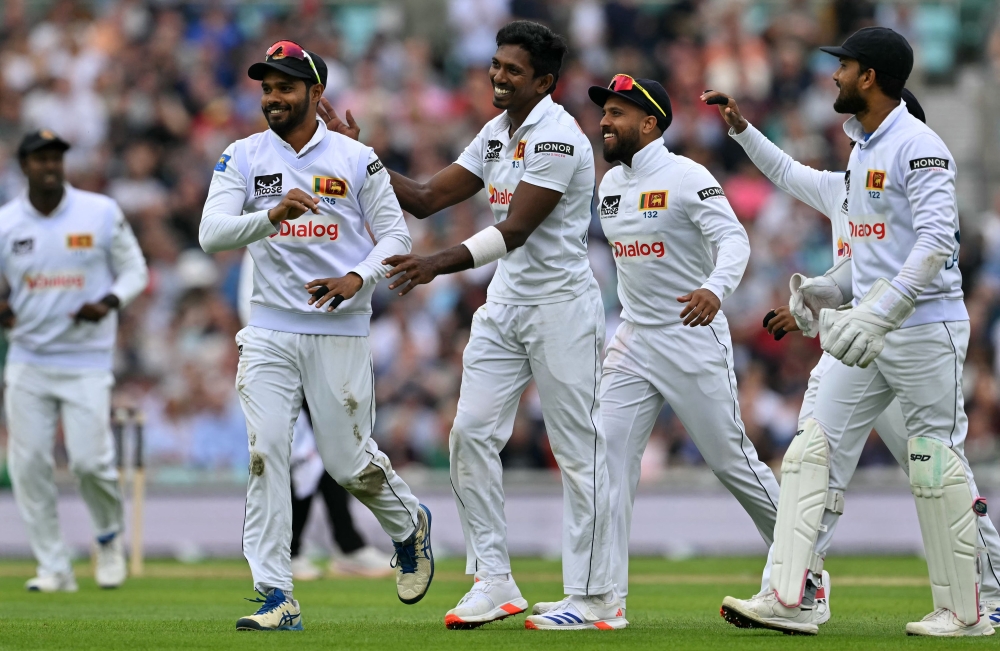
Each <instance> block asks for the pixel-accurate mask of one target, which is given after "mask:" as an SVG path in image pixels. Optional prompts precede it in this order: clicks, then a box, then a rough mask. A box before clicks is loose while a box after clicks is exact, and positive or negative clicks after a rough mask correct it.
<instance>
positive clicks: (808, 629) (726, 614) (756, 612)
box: [719, 590, 829, 635]
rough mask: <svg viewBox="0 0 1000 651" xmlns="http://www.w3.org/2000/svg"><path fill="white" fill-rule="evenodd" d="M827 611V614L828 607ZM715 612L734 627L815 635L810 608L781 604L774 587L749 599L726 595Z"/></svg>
mask: <svg viewBox="0 0 1000 651" xmlns="http://www.w3.org/2000/svg"><path fill="white" fill-rule="evenodd" d="M827 613H828V615H829V609H827ZM719 614H721V615H722V617H723V619H725V620H726V621H727V622H729V623H730V624H732V625H733V626H735V627H737V628H769V629H772V630H775V631H781V632H782V633H786V634H788V635H796V634H799V635H816V633H818V632H819V626H818V625H817V622H816V619H817V618H816V615H815V613H814V611H813V610H812V609H805V608H800V607H795V608H788V607H787V606H783V605H781V603H780V602H779V601H778V598H777V596H776V595H775V593H774V590H768V591H767V592H765V593H763V594H756V595H754V596H753V597H751V598H749V599H736V598H735V597H726V598H725V599H723V600H722V609H721V610H720V611H719Z"/></svg>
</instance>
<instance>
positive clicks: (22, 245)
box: [10, 237, 35, 255]
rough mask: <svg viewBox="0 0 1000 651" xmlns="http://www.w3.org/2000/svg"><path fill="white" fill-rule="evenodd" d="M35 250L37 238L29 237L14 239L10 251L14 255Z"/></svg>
mask: <svg viewBox="0 0 1000 651" xmlns="http://www.w3.org/2000/svg"><path fill="white" fill-rule="evenodd" d="M34 250H35V239H34V238H33V237H29V238H26V239H23V240H14V242H13V243H12V244H11V247H10V252H11V254H13V255H24V254H25V253H31V252H32V251H34Z"/></svg>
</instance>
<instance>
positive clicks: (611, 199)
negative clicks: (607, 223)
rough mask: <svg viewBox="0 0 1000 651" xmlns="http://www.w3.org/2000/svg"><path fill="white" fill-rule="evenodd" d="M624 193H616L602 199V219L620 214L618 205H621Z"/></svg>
mask: <svg viewBox="0 0 1000 651" xmlns="http://www.w3.org/2000/svg"><path fill="white" fill-rule="evenodd" d="M621 202H622V195H620V194H614V195H611V196H608V197H604V198H603V199H601V209H600V215H601V219H608V218H610V217H614V216H615V215H617V214H618V206H619V205H621Z"/></svg>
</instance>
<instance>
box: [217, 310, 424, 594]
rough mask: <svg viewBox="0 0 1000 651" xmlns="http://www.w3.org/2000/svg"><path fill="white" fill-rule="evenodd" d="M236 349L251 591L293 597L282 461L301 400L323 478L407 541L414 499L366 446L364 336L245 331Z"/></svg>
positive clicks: (371, 408)
mask: <svg viewBox="0 0 1000 651" xmlns="http://www.w3.org/2000/svg"><path fill="white" fill-rule="evenodd" d="M236 344H237V346H238V347H239V350H240V362H239V369H238V371H237V373H236V390H237V391H238V392H239V395H240V403H241V404H242V406H243V414H244V415H245V416H246V420H247V438H248V439H249V443H250V481H249V483H248V484H247V506H246V520H245V521H244V525H243V554H244V556H246V559H247V561H248V562H249V564H250V571H251V572H252V573H253V580H254V586H255V587H256V588H257V589H258V590H263V591H266V590H268V589H270V588H280V589H281V590H285V591H290V590H291V589H292V565H291V556H290V554H291V541H292V496H291V481H290V479H289V459H290V456H291V451H292V426H293V425H294V424H295V420H296V419H297V418H298V416H299V411H300V410H301V407H302V400H303V398H304V399H305V400H306V401H307V402H308V403H309V413H310V414H311V416H312V423H313V432H314V434H315V437H316V447H317V449H318V450H319V454H320V456H321V457H322V458H323V464H324V465H325V466H326V470H327V471H328V472H329V473H330V475H331V476H333V478H334V480H336V482H337V483H338V484H340V485H341V486H343V487H344V488H346V489H347V490H348V491H350V492H351V493H352V494H353V495H354V496H355V497H357V498H358V500H360V501H361V503H362V504H364V505H365V506H367V507H368V508H369V509H371V511H372V513H374V514H375V517H376V518H378V521H379V523H380V524H381V525H382V529H384V530H385V532H386V533H387V534H389V536H390V537H391V538H392V539H393V540H395V541H397V542H402V541H404V540H406V539H407V538H408V537H409V536H410V535H411V534H412V533H413V532H414V531H415V529H416V522H417V508H418V504H417V498H415V497H414V496H413V494H412V493H411V492H410V488H409V487H408V486H407V485H406V483H405V482H404V481H403V480H402V479H401V478H400V477H399V475H397V474H396V473H395V471H394V470H393V469H392V466H391V465H390V464H389V459H388V458H387V457H386V456H385V455H384V454H383V453H382V452H381V451H379V449H378V446H377V445H376V444H375V441H372V440H371V433H372V426H373V425H374V422H375V398H374V383H375V376H374V371H373V369H372V359H371V349H370V348H369V347H368V338H367V337H341V336H333V335H302V334H294V333H290V332H278V331H275V330H267V329H265V328H257V327H254V326H247V327H246V328H243V329H242V330H240V332H239V333H238V334H237V335H236Z"/></svg>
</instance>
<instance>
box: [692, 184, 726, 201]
mask: <svg viewBox="0 0 1000 651" xmlns="http://www.w3.org/2000/svg"><path fill="white" fill-rule="evenodd" d="M724 196H726V193H725V192H723V191H722V188H719V187H715V188H705V189H704V190H698V198H699V199H701V200H702V201H704V200H705V199H711V198H712V197H724Z"/></svg>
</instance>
